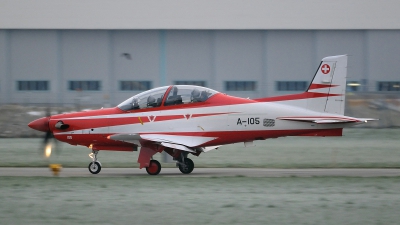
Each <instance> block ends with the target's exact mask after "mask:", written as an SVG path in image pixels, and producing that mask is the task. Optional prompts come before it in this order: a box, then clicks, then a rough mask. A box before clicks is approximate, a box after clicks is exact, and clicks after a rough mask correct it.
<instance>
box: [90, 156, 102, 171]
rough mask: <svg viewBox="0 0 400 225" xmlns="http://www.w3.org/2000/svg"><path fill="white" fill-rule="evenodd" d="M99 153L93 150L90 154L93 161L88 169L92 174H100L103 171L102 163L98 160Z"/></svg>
mask: <svg viewBox="0 0 400 225" xmlns="http://www.w3.org/2000/svg"><path fill="white" fill-rule="evenodd" d="M97 153H99V151H95V150H92V153H90V154H89V157H90V158H92V160H93V161H92V162H91V163H89V166H88V169H89V171H90V172H91V173H92V174H98V173H100V171H101V163H100V161H98V160H97Z"/></svg>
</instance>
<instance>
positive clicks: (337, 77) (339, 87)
mask: <svg viewBox="0 0 400 225" xmlns="http://www.w3.org/2000/svg"><path fill="white" fill-rule="evenodd" d="M346 76H347V55H338V56H329V57H326V58H323V59H322V61H321V64H320V65H319V67H318V70H317V72H316V74H315V76H314V79H313V81H312V82H311V84H310V86H309V87H308V89H307V91H306V92H307V93H308V95H309V96H310V97H311V98H308V100H307V108H308V109H310V110H313V111H317V112H326V113H334V114H340V115H343V114H344V104H345V94H346V93H345V92H346Z"/></svg>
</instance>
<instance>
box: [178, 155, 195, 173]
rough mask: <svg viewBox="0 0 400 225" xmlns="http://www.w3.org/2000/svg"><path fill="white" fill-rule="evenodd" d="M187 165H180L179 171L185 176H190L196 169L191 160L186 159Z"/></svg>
mask: <svg viewBox="0 0 400 225" xmlns="http://www.w3.org/2000/svg"><path fill="white" fill-rule="evenodd" d="M183 163H184V164H185V165H182V164H179V170H180V171H181V172H182V173H184V174H189V173H191V172H192V171H193V169H194V163H193V161H192V160H191V159H189V158H185V160H184V162H183Z"/></svg>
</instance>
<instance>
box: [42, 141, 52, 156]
mask: <svg viewBox="0 0 400 225" xmlns="http://www.w3.org/2000/svg"><path fill="white" fill-rule="evenodd" d="M44 155H45V156H46V158H49V157H50V155H51V144H47V145H46V149H45V150H44Z"/></svg>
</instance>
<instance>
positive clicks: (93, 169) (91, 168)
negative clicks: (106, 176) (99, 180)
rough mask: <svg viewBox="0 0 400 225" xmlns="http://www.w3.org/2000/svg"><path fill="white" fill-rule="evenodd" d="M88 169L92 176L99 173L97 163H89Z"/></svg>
mask: <svg viewBox="0 0 400 225" xmlns="http://www.w3.org/2000/svg"><path fill="white" fill-rule="evenodd" d="M88 169H89V171H90V172H91V173H92V174H98V173H100V170H101V165H100V163H99V162H91V163H89V166H88Z"/></svg>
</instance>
